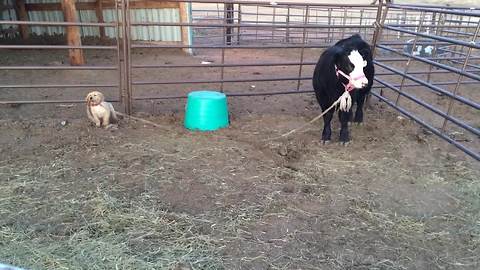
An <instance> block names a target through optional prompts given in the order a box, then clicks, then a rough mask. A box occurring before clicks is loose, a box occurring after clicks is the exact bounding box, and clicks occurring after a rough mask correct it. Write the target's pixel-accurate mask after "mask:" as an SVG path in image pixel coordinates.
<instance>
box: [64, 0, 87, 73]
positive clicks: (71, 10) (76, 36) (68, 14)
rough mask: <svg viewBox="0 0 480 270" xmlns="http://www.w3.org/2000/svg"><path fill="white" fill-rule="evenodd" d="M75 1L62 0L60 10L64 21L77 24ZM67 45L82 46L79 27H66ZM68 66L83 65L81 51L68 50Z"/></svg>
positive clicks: (83, 59) (83, 60)
mask: <svg viewBox="0 0 480 270" xmlns="http://www.w3.org/2000/svg"><path fill="white" fill-rule="evenodd" d="M75 2H76V1H75V0H62V10H63V16H64V18H65V21H67V22H78V16H77V8H76V7H75ZM66 28H67V43H68V45H69V46H82V39H81V36H80V26H78V25H72V26H67V27H66ZM68 52H69V53H68V54H69V58H70V65H72V66H80V65H84V64H85V58H84V56H83V50H82V49H69V51H68Z"/></svg>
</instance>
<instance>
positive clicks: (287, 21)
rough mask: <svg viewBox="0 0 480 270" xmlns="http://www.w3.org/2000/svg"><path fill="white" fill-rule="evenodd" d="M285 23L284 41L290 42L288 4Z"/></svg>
mask: <svg viewBox="0 0 480 270" xmlns="http://www.w3.org/2000/svg"><path fill="white" fill-rule="evenodd" d="M285 21H286V24H287V29H286V31H285V42H286V43H289V42H290V5H288V6H287V18H286V19H285Z"/></svg>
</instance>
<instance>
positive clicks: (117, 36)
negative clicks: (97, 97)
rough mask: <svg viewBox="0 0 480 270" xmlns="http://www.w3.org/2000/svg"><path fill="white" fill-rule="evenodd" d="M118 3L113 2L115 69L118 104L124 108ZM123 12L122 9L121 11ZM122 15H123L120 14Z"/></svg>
mask: <svg viewBox="0 0 480 270" xmlns="http://www.w3.org/2000/svg"><path fill="white" fill-rule="evenodd" d="M119 4H120V3H119V2H117V1H115V17H114V18H115V19H116V25H115V40H116V41H117V69H118V99H119V100H120V103H121V104H122V105H123V106H125V104H126V101H125V94H124V89H123V85H124V84H123V76H122V71H123V70H124V69H123V67H122V65H123V62H124V59H122V57H125V55H123V56H122V53H121V51H122V45H121V44H120V42H123V40H121V39H120V33H122V32H123V31H122V29H121V28H120V17H122V15H121V14H119V9H118V5H119ZM122 10H123V9H122ZM122 14H123V13H122Z"/></svg>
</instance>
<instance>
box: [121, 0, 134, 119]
mask: <svg viewBox="0 0 480 270" xmlns="http://www.w3.org/2000/svg"><path fill="white" fill-rule="evenodd" d="M121 1H122V14H123V18H122V22H123V23H122V25H123V57H124V67H125V68H124V69H125V76H124V77H125V87H126V88H125V113H126V114H128V115H130V114H132V81H131V79H132V72H131V64H130V61H131V54H130V53H131V48H130V47H131V46H130V45H131V44H130V29H131V27H130V10H129V8H130V4H129V0H121Z"/></svg>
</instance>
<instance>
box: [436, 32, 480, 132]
mask: <svg viewBox="0 0 480 270" xmlns="http://www.w3.org/2000/svg"><path fill="white" fill-rule="evenodd" d="M479 31H480V23H478V24H477V28H476V29H475V34H474V36H473V38H472V41H471V42H472V43H474V44H475V42H476V40H477V37H478V33H479ZM472 50H473V48H472V47H469V48H468V50H467V55H466V57H465V61H464V62H463V66H462V72H465V70H466V69H467V66H468V61H469V60H470V56H471V55H472ZM462 78H463V75H461V74H459V75H458V78H457V83H456V84H455V89H454V90H453V95H454V96H456V95H457V92H458V89H459V87H460V84H461V83H462ZM453 104H454V99H453V98H450V101H449V103H448V109H447V115H448V116H450V114H451V112H452V109H453ZM447 123H448V119H447V118H444V120H443V124H442V132H444V133H445V131H446V127H447Z"/></svg>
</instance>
